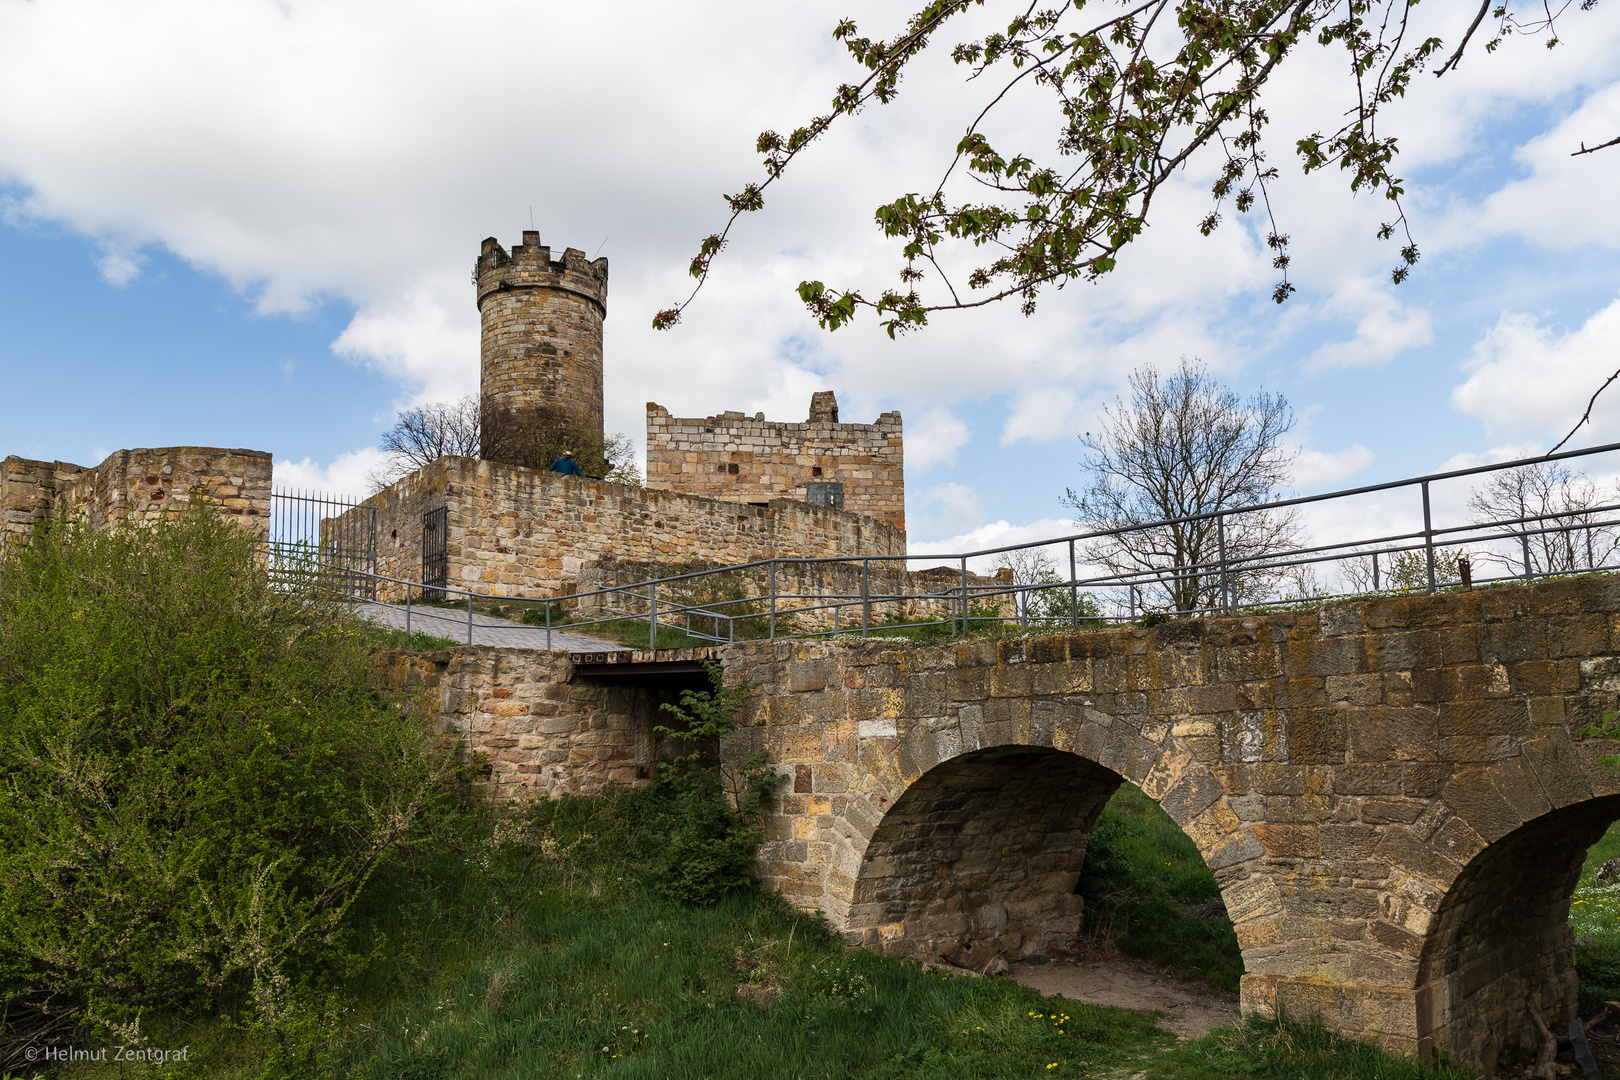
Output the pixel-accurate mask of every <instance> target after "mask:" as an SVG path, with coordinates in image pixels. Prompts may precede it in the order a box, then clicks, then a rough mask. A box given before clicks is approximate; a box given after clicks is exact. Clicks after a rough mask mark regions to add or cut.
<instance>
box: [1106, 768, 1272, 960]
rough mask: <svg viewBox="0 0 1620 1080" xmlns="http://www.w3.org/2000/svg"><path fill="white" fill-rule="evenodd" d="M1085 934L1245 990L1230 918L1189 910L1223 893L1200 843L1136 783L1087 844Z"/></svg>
mask: <svg viewBox="0 0 1620 1080" xmlns="http://www.w3.org/2000/svg"><path fill="white" fill-rule="evenodd" d="M1080 893H1081V895H1083V896H1084V897H1085V900H1086V911H1085V932H1086V933H1088V934H1091V935H1093V936H1095V937H1100V938H1104V939H1106V940H1109V941H1112V942H1113V943H1114V944H1115V945H1116V946H1117V947H1118V948H1119V951H1120V952H1122V953H1124V954H1125V955H1127V956H1134V957H1138V958H1140V959H1143V960H1147V961H1150V962H1151V963H1155V964H1159V965H1161V966H1163V967H1168V968H1171V969H1174V970H1176V971H1179V972H1182V973H1185V974H1189V975H1198V976H1202V977H1203V978H1206V979H1208V980H1210V981H1211V982H1213V983H1215V984H1216V985H1218V986H1222V987H1225V988H1226V989H1229V990H1236V989H1237V988H1238V980H1239V979H1240V978H1242V976H1243V957H1242V954H1241V951H1240V950H1239V948H1238V941H1237V935H1236V934H1235V933H1233V932H1232V924H1231V923H1230V922H1228V921H1227V920H1226V919H1225V918H1224V917H1219V916H1217V917H1209V918H1201V917H1199V916H1197V915H1194V914H1192V913H1191V912H1189V911H1188V908H1189V907H1191V906H1193V905H1197V904H1203V903H1207V902H1209V901H1212V900H1219V899H1220V898H1221V891H1220V887H1219V886H1218V885H1216V884H1215V875H1214V874H1212V873H1210V871H1209V867H1207V866H1205V865H1204V859H1203V856H1201V855H1200V854H1199V853H1198V848H1197V847H1196V846H1195V845H1194V844H1193V842H1192V840H1191V839H1190V838H1188V836H1187V834H1186V833H1184V832H1182V831H1181V828H1180V826H1178V825H1177V824H1176V823H1175V822H1174V821H1172V820H1171V819H1170V815H1169V814H1167V813H1165V812H1164V811H1163V810H1162V809H1160V807H1159V804H1158V803H1156V802H1154V801H1153V800H1152V799H1150V798H1148V797H1147V796H1146V795H1144V794H1142V791H1141V789H1140V788H1138V787H1137V786H1136V785H1134V784H1131V783H1129V782H1127V783H1124V784H1121V785H1120V786H1119V790H1118V791H1116V792H1115V793H1114V797H1113V798H1112V799H1110V800H1109V801H1108V805H1107V806H1105V807H1104V808H1103V812H1102V814H1101V815H1100V816H1099V817H1098V819H1097V824H1096V826H1095V827H1094V828H1093V829H1092V832H1091V843H1090V846H1089V847H1087V849H1086V865H1085V871H1084V873H1083V875H1082V877H1081V879H1080Z"/></svg>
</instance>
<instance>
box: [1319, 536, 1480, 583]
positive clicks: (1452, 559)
mask: <svg viewBox="0 0 1620 1080" xmlns="http://www.w3.org/2000/svg"><path fill="white" fill-rule="evenodd" d="M1487 558H1488V556H1482V555H1479V554H1477V553H1475V552H1472V551H1469V550H1468V549H1466V548H1455V547H1451V548H1436V549H1435V552H1434V577H1435V581H1436V582H1437V583H1439V582H1451V581H1456V580H1457V579H1458V578H1460V577H1461V576H1462V568H1461V567H1460V566H1458V565H1457V563H1458V560H1459V559H1467V560H1469V562H1470V564H1472V563H1477V562H1483V561H1486V559H1487ZM1375 560H1376V563H1375ZM1375 564H1376V566H1377V568H1378V572H1377V573H1376V574H1375V573H1374V572H1373V568H1374V566H1375ZM1337 568H1338V571H1339V573H1340V574H1341V575H1342V576H1343V578H1344V580H1345V582H1347V583H1348V584H1349V586H1350V591H1351V592H1353V593H1370V592H1395V593H1410V592H1428V591H1429V557H1428V554H1427V553H1426V552H1423V551H1416V550H1405V551H1389V550H1379V551H1376V552H1374V551H1373V550H1371V549H1362V552H1361V553H1360V554H1358V555H1356V556H1354V557H1352V558H1348V559H1344V560H1341V561H1340V562H1339V563H1338V564H1337Z"/></svg>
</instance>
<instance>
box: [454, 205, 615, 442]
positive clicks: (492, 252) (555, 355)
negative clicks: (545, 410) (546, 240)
mask: <svg viewBox="0 0 1620 1080" xmlns="http://www.w3.org/2000/svg"><path fill="white" fill-rule="evenodd" d="M477 274H478V313H479V318H480V320H481V324H482V329H483V332H482V336H481V339H480V340H481V350H482V351H481V363H480V368H479V371H480V375H479V391H480V394H481V400H482V402H483V405H484V407H485V408H486V409H488V408H490V407H497V408H510V409H513V410H514V411H516V412H517V413H518V414H519V415H521V414H522V413H523V412H524V411H525V410H527V409H531V408H534V407H536V406H552V407H555V408H558V409H560V410H561V411H562V412H563V413H564V414H565V415H567V416H568V417H570V418H571V419H572V421H573V422H574V424H575V425H576V426H577V427H578V428H579V429H580V430H582V431H591V432H596V433H597V434H598V435H600V434H601V431H602V323H603V321H604V320H605V319H606V318H607V283H608V261H607V259H606V258H601V259H597V260H596V261H594V262H592V261H590V260H588V259H586V258H585V253H584V252H583V251H580V250H578V249H576V248H568V249H567V250H566V251H564V252H563V256H562V259H561V260H559V261H557V262H552V261H551V249H550V248H549V247H543V246H541V244H540V234H539V233H538V232H532V231H525V232H524V234H523V243H521V244H516V245H513V247H512V250H511V252H510V253H508V252H507V251H506V249H504V248H502V247H501V245H500V243H499V242H498V241H497V240H496V239H495V238H494V237H493V236H492V237H489V238H488V239H487V240H485V241H484V244H483V249H482V251H481V252H480V253H479V257H478V270H477Z"/></svg>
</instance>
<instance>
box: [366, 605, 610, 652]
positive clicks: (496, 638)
mask: <svg viewBox="0 0 1620 1080" xmlns="http://www.w3.org/2000/svg"><path fill="white" fill-rule="evenodd" d="M358 613H359V615H360V617H361V618H363V619H370V620H371V621H372V622H374V623H380V624H381V625H383V626H392V627H393V628H394V629H396V630H403V629H405V605H403V604H361V605H360V607H359V609H358ZM411 633H413V634H432V635H434V636H435V637H447V638H450V639H451V640H452V641H457V642H465V641H466V640H467V612H466V609H462V610H461V611H456V610H454V609H453V608H440V607H422V606H420V605H417V604H412V605H411ZM472 643H473V644H474V645H493V646H496V647H497V648H502V649H546V648H550V649H552V650H554V651H557V652H616V651H618V650H621V649H624V648H627V647H628V646H624V645H620V644H619V643H618V642H614V641H604V640H602V639H601V638H594V637H588V636H586V635H585V634H571V633H566V632H564V631H562V630H553V631H552V632H551V644H550V645H549V646H548V645H547V644H546V628H545V627H543V626H525V625H524V624H522V623H515V622H512V621H511V620H510V619H502V618H498V617H496V616H494V615H482V614H479V613H477V612H474V613H473V617H472Z"/></svg>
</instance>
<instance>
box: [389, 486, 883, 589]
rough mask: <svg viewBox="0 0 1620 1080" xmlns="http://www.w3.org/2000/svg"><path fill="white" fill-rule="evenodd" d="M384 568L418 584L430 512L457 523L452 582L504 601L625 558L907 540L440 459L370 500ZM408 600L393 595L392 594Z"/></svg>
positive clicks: (839, 515) (712, 556)
mask: <svg viewBox="0 0 1620 1080" xmlns="http://www.w3.org/2000/svg"><path fill="white" fill-rule="evenodd" d="M370 502H371V503H373V504H374V505H375V506H376V507H377V508H378V510H377V556H378V560H377V561H378V572H379V573H380V574H383V575H385V576H388V577H395V578H401V579H404V580H408V581H421V579H422V578H421V571H422V516H423V513H424V512H425V511H427V510H429V509H432V508H434V507H437V506H444V507H446V508H447V515H448V521H449V526H448V530H449V539H448V546H447V547H448V555H449V563H450V571H449V584H450V585H452V586H456V587H460V588H467V589H473V590H475V591H478V592H485V593H491V594H494V595H497V596H528V597H548V596H558V595H563V594H566V593H571V592H574V591H576V590H577V588H578V587H579V583H580V581H581V579H582V577H583V576H585V574H586V571H587V570H591V569H594V568H598V567H612V566H614V565H616V564H617V563H618V562H619V561H621V560H622V561H627V562H634V563H640V564H659V565H666V566H668V565H675V564H684V563H691V562H704V563H710V564H729V563H737V562H747V561H750V560H753V559H763V558H771V557H773V556H783V557H805V556H820V555H831V554H842V555H848V554H857V555H861V554H870V555H894V554H902V553H904V551H905V535H904V534H903V533H901V532H900V531H899V530H897V529H895V528H893V527H891V526H889V525H887V524H884V523H883V522H879V521H874V520H873V519H871V518H869V517H863V516H861V515H859V514H853V513H849V512H847V511H840V510H833V509H831V508H828V507H821V506H808V505H805V504H804V503H799V502H791V501H788V500H780V499H779V500H776V501H775V502H773V503H772V504H771V505H769V506H764V507H757V506H739V505H737V504H735V503H726V502H718V501H716V500H713V499H702V498H697V497H694V496H690V495H681V494H677V493H674V492H669V491H653V490H647V489H644V488H637V487H631V486H629V485H625V484H609V483H604V482H601V481H596V480H585V479H581V478H579V477H572V476H563V475H562V474H560V473H553V472H548V471H545V470H540V469H527V468H522V467H520V466H515V465H502V464H498V463H496V462H491V461H477V460H475V459H472V458H452V457H446V458H440V459H439V460H438V461H436V462H434V463H433V464H432V465H429V466H427V467H426V468H423V469H419V470H418V471H416V472H415V473H412V474H411V475H409V476H407V477H405V478H404V479H402V480H400V481H399V482H398V483H395V484H393V485H391V486H390V487H388V488H386V489H384V490H383V491H382V492H380V493H379V494H377V495H376V496H374V497H373V498H372V500H370ZM396 593H397V594H400V595H403V590H402V589H400V588H398V587H395V588H394V589H393V590H391V591H386V594H387V595H388V596H394V595H395V594H396Z"/></svg>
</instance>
